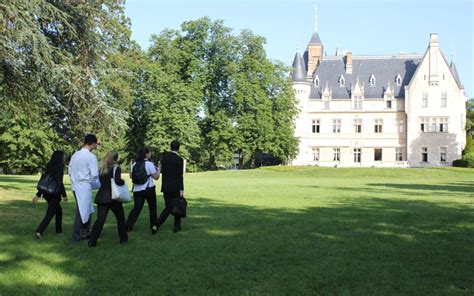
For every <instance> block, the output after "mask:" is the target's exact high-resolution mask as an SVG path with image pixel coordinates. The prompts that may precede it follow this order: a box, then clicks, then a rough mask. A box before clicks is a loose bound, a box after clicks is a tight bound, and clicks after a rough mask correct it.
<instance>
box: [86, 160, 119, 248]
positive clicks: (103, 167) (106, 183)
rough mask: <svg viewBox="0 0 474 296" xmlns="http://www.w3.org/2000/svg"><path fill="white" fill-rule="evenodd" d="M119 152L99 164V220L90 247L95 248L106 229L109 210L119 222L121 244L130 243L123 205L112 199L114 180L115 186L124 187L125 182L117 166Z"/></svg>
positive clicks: (92, 234) (97, 200)
mask: <svg viewBox="0 0 474 296" xmlns="http://www.w3.org/2000/svg"><path fill="white" fill-rule="evenodd" d="M118 158H119V155H118V152H117V151H111V152H109V153H107V155H106V156H105V157H104V158H103V159H102V160H101V161H100V164H99V180H100V188H99V191H97V195H96V197H95V203H96V204H97V220H95V223H94V226H92V232H91V237H90V239H89V244H88V245H89V247H95V246H96V245H97V240H98V238H99V236H100V234H101V232H102V228H103V227H104V223H105V218H106V217H107V213H108V212H109V210H111V211H112V213H114V215H115V219H116V220H117V230H118V234H119V238H120V243H126V242H128V235H127V229H126V227H125V213H124V211H123V205H122V203H121V202H120V201H116V200H113V199H112V180H111V179H112V178H113V179H114V181H115V184H117V185H118V186H122V185H124V184H125V181H124V180H123V179H122V177H121V175H122V171H121V169H120V167H119V166H118V165H117V162H118Z"/></svg>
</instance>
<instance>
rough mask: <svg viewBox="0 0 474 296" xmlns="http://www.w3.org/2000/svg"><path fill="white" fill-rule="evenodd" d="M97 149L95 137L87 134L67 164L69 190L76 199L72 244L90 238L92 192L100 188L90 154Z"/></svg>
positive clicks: (95, 167) (94, 164)
mask: <svg viewBox="0 0 474 296" xmlns="http://www.w3.org/2000/svg"><path fill="white" fill-rule="evenodd" d="M96 147H97V137H96V136H95V135H93V134H87V135H86V136H85V137H84V146H83V147H82V149H81V150H79V151H76V152H75V153H74V154H73V155H72V157H71V161H70V162H69V177H70V178H71V189H72V192H73V194H74V197H75V198H76V217H75V219H74V226H73V229H72V238H71V241H72V242H77V241H80V240H81V239H87V238H88V237H89V236H90V230H91V220H92V213H93V212H94V207H93V206H92V190H93V189H97V188H99V187H100V182H99V168H98V164H97V157H96V156H95V155H94V154H93V153H92V150H94V149H95V148H96Z"/></svg>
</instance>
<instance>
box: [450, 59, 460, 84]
mask: <svg viewBox="0 0 474 296" xmlns="http://www.w3.org/2000/svg"><path fill="white" fill-rule="evenodd" d="M449 69H450V70H451V73H453V76H454V79H455V80H456V82H457V84H458V85H459V87H463V86H462V84H461V80H460V79H459V74H458V70H457V69H456V64H455V63H454V62H451V64H450V65H449Z"/></svg>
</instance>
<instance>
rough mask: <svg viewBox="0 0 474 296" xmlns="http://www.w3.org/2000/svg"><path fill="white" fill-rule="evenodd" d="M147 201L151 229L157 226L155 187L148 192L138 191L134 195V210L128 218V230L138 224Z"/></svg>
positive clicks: (148, 189) (147, 190) (149, 188)
mask: <svg viewBox="0 0 474 296" xmlns="http://www.w3.org/2000/svg"><path fill="white" fill-rule="evenodd" d="M145 200H146V201H147V203H148V210H149V211H150V228H151V227H153V226H155V225H157V222H156V220H157V213H156V191H155V187H148V188H147V189H146V190H142V191H138V192H134V193H133V201H134V205H133V209H132V211H131V212H130V214H129V215H128V218H127V223H126V225H127V228H128V229H132V228H133V225H135V222H137V219H138V216H139V215H140V212H141V211H142V208H143V205H144V204H145Z"/></svg>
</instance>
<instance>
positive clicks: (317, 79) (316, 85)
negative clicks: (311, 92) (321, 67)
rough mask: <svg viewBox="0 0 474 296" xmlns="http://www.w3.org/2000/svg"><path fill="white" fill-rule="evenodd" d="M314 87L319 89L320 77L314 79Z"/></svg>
mask: <svg viewBox="0 0 474 296" xmlns="http://www.w3.org/2000/svg"><path fill="white" fill-rule="evenodd" d="M314 86H315V87H319V77H318V76H316V78H314Z"/></svg>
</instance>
